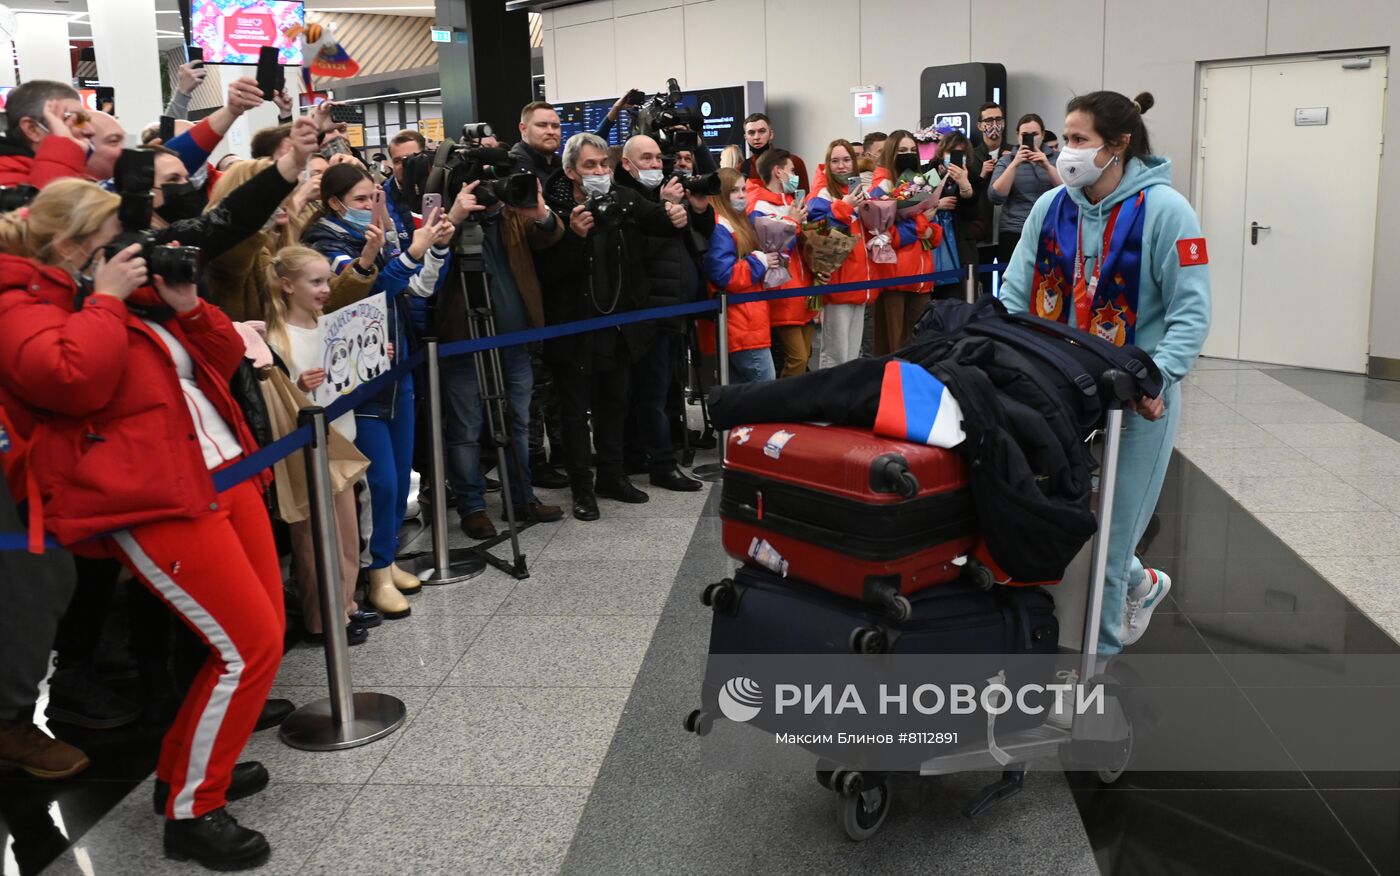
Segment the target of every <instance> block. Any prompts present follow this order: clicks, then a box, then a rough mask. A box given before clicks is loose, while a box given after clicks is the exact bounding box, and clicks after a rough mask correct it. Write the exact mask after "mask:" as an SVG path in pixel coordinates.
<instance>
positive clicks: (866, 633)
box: [851, 627, 886, 654]
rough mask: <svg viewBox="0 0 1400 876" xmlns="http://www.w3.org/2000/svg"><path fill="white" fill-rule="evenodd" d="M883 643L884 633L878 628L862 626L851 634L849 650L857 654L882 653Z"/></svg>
mask: <svg viewBox="0 0 1400 876" xmlns="http://www.w3.org/2000/svg"><path fill="white" fill-rule="evenodd" d="M885 645H886V643H885V634H884V633H883V632H881V631H880V630H876V629H871V628H870V627H863V628H861V629H859V630H856V631H855V632H854V633H852V634H851V650H852V651H855V652H856V653H857V654H883V653H885Z"/></svg>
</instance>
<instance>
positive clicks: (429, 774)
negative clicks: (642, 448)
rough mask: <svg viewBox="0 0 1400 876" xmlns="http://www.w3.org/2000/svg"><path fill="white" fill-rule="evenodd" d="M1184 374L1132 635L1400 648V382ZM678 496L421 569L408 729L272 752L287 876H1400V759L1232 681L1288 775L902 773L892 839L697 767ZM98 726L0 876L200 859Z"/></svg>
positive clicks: (703, 549)
mask: <svg viewBox="0 0 1400 876" xmlns="http://www.w3.org/2000/svg"><path fill="white" fill-rule="evenodd" d="M1184 390H1185V391H1184V393H1183V398H1184V404H1185V408H1184V411H1183V416H1182V429H1181V433H1180V436H1179V440H1178V449H1179V451H1180V453H1179V454H1178V456H1177V457H1176V459H1175V460H1174V462H1173V466H1172V471H1171V474H1170V476H1169V480H1168V484H1167V487H1166V490H1165V491H1164V495H1163V498H1162V502H1161V504H1160V506H1159V529H1158V531H1157V532H1156V534H1155V536H1154V537H1153V539H1152V541H1151V543H1150V544H1149V545H1148V546H1147V558H1148V559H1149V561H1151V562H1153V563H1158V564H1160V565H1161V566H1163V567H1164V568H1166V569H1168V570H1169V571H1171V572H1172V574H1173V576H1174V580H1175V587H1174V589H1173V591H1172V594H1171V597H1170V603H1169V604H1168V605H1167V606H1165V607H1164V608H1163V609H1161V610H1160V611H1159V613H1158V614H1157V615H1156V618H1155V619H1154V621H1153V624H1152V626H1151V628H1150V630H1149V632H1148V634H1147V636H1146V637H1145V638H1144V639H1143V640H1142V642H1141V643H1140V644H1139V645H1138V646H1137V650H1140V651H1144V652H1150V651H1156V652H1160V653H1191V654H1201V655H1211V656H1212V657H1213V659H1215V660H1216V661H1217V662H1219V663H1220V664H1221V666H1222V673H1224V672H1225V671H1226V669H1225V667H1226V666H1227V664H1228V662H1229V660H1230V657H1231V656H1232V655H1234V654H1238V653H1250V652H1279V651H1284V652H1287V651H1291V650H1310V651H1318V650H1321V651H1324V652H1332V653H1359V652H1393V651H1400V647H1398V646H1396V644H1395V642H1394V641H1393V637H1395V636H1396V635H1397V634H1400V593H1397V592H1395V591H1394V590H1393V588H1392V586H1391V584H1390V574H1389V573H1390V570H1391V569H1393V568H1394V567H1395V564H1396V563H1397V562H1398V561H1400V513H1397V512H1400V386H1397V385H1394V384H1381V383H1378V382H1376V381H1367V380H1365V379H1364V378H1356V377H1352V376H1349V375H1331V374H1319V373H1315V372H1301V371H1291V370H1286V369H1274V368H1263V367H1260V368H1256V367H1252V366H1248V365H1242V364H1239V363H1223V362H1211V361H1206V362H1202V363H1201V365H1200V367H1198V369H1197V370H1196V371H1195V372H1193V374H1192V375H1191V376H1190V378H1189V380H1188V383H1187V385H1186V386H1185V387H1184ZM652 496H653V501H652V502H651V503H649V504H648V505H644V506H622V505H618V504H617V503H613V502H607V501H604V503H603V512H604V518H603V520H602V521H600V522H598V523H595V524H583V523H578V522H575V521H572V520H570V521H567V522H564V523H561V524H556V525H552V526H536V527H533V528H531V529H530V530H527V531H526V532H525V534H524V537H523V539H522V543H523V545H524V548H525V550H526V551H527V553H528V555H529V558H530V563H531V570H532V576H531V578H529V579H528V580H526V581H520V582H517V581H514V580H512V579H510V578H508V577H506V576H505V575H503V574H502V573H499V572H497V571H495V570H493V569H492V570H488V571H487V572H486V573H484V574H483V575H481V576H480V577H478V578H475V579H473V580H471V581H468V582H464V583H462V584H458V585H450V586H447V587H440V588H430V589H425V590H424V592H423V593H422V594H421V595H419V596H417V597H414V598H413V605H414V614H413V616H412V617H411V618H410V619H408V620H404V621H399V622H391V623H387V624H386V625H385V626H384V627H383V628H381V629H379V630H376V631H374V632H373V634H372V636H371V640H370V642H369V643H368V644H367V645H365V646H362V647H358V648H355V649H352V650H351V656H352V667H353V672H354V678H355V683H356V686H357V687H359V688H360V689H372V690H380V691H384V692H388V693H393V694H394V695H396V696H398V697H400V698H401V699H403V700H404V701H405V702H406V703H407V706H408V710H409V716H410V717H409V723H408V724H407V726H406V727H405V728H404V729H402V730H401V731H399V732H397V733H395V734H393V735H392V736H390V737H388V738H387V739H385V740H382V741H380V742H377V743H374V744H372V745H369V746H366V747H363V748H359V749H354V750H352V751H348V752H340V753H325V754H311V753H307V752H300V751H295V750H292V749H289V748H286V747H285V746H283V745H282V744H281V743H280V742H279V741H278V740H277V738H276V735H275V733H271V732H269V733H262V734H259V735H258V736H256V737H255V738H254V740H253V742H252V743H251V744H250V747H249V751H248V753H247V754H246V757H249V758H256V759H259V760H262V761H263V762H264V763H266V764H268V766H269V769H270V771H271V772H272V775H273V782H274V784H273V786H272V787H271V788H269V789H268V790H267V791H265V792H263V793H262V794H259V795H258V796H256V797H254V798H252V799H249V800H246V801H242V802H240V803H237V804H234V810H235V812H236V813H237V814H238V815H239V816H240V817H242V818H244V819H245V820H246V821H247V822H248V823H249V824H251V825H253V826H256V827H258V828H260V829H263V830H265V831H266V832H267V833H268V835H269V837H270V838H271V840H272V842H273V844H274V849H275V851H274V857H273V860H272V862H271V864H270V865H269V866H268V868H266V871H265V872H274V873H283V872H285V873H305V874H313V873H316V874H319V873H329V872H332V871H335V872H343V871H347V870H355V871H357V872H363V873H371V874H380V873H386V874H387V873H414V874H417V873H452V874H456V873H468V872H478V871H480V872H488V871H489V872H493V873H498V872H505V873H511V872H518V873H532V874H533V873H549V872H566V873H580V874H597V873H661V872H687V873H690V872H694V873H710V872H713V873H721V872H723V873H733V872H755V873H757V872H764V873H767V872H773V873H778V872H833V873H835V872H852V873H855V872H860V873H870V872H949V873H1003V872H1006V873H1013V872H1014V873H1056V874H1059V873H1093V872H1102V873H1105V874H1139V873H1141V874H1159V873H1169V874H1196V873H1200V874H1216V873H1222V872H1231V871H1250V872H1261V873H1271V874H1272V873H1303V872H1307V873H1345V874H1351V873H1358V874H1368V873H1394V872H1400V827H1397V825H1400V773H1381V774H1368V773H1334V774H1319V773H1303V772H1300V771H1298V770H1297V769H1295V768H1292V767H1291V765H1290V764H1289V761H1288V753H1287V750H1286V749H1287V738H1288V734H1287V733H1286V732H1282V733H1280V732H1273V730H1272V728H1269V726H1268V724H1267V721H1265V720H1264V718H1263V717H1262V716H1261V715H1260V712H1259V710H1258V709H1256V708H1254V707H1253V704H1252V703H1251V702H1249V701H1248V700H1247V698H1246V696H1245V694H1244V693H1243V692H1241V691H1238V690H1234V689H1233V688H1232V689H1231V691H1230V692H1227V693H1226V694H1222V696H1231V697H1235V698H1236V699H1235V700H1232V701H1231V704H1228V707H1229V708H1230V709H1233V710H1237V712H1238V714H1240V715H1244V716H1247V717H1250V718H1251V719H1252V720H1255V721H1257V722H1258V724H1259V730H1258V731H1257V732H1256V733H1255V736H1256V737H1257V738H1259V739H1261V740H1263V741H1261V743H1260V744H1261V745H1271V746H1273V749H1271V750H1273V751H1275V752H1276V755H1277V757H1278V758H1279V761H1280V769H1278V770H1277V771H1274V772H1266V773H1239V772H1235V773H1229V772H1200V773H1130V774H1129V775H1128V776H1126V777H1125V778H1124V779H1123V781H1122V782H1120V783H1119V784H1118V785H1117V786H1114V787H1113V788H1105V787H1103V786H1101V785H1099V784H1098V783H1097V782H1090V781H1088V780H1087V779H1086V778H1085V777H1084V776H1081V775H1069V776H1060V775H1058V774H1054V773H1036V774H1033V775H1032V777H1031V779H1030V780H1029V781H1028V782H1027V788H1026V790H1025V791H1024V792H1023V793H1022V794H1021V795H1019V796H1018V797H1016V798H1013V800H1012V801H1008V803H1007V804H1006V805H1005V806H1004V807H1003V808H1001V809H998V810H996V811H995V814H989V815H988V816H986V817H984V818H982V819H979V820H976V821H968V820H966V819H963V818H962V817H961V815H960V814H959V813H958V807H959V806H960V805H961V803H962V802H963V799H964V797H965V792H966V791H967V790H970V789H972V788H974V787H977V786H978V785H980V784H981V783H983V782H984V781H985V780H986V778H987V777H985V776H956V777H948V778H945V779H942V780H940V781H937V782H933V781H914V780H909V781H901V782H899V783H898V784H897V785H896V787H895V794H896V804H897V805H896V807H895V809H894V811H893V814H892V815H891V816H890V822H889V823H888V824H887V826H886V828H885V830H884V831H883V832H882V833H881V834H880V836H879V837H877V838H876V839H875V840H872V841H871V842H868V843H865V844H862V845H856V844H852V843H849V842H848V841H846V840H845V839H844V838H843V837H842V835H841V832H840V831H839V830H838V829H837V828H836V825H835V821H834V812H833V808H834V807H833V803H832V800H831V797H830V795H829V794H828V793H826V792H823V791H821V790H820V789H819V788H817V787H816V785H815V783H813V782H811V781H810V780H808V781H802V782H774V781H772V780H771V779H770V778H756V777H751V776H744V775H741V774H722V773H720V774H717V773H715V772H713V771H711V770H709V769H705V768H702V766H701V765H700V763H699V762H698V758H697V755H696V751H697V746H696V740H695V739H694V737H692V736H689V735H688V734H685V733H683V732H682V731H681V729H680V726H679V719H680V717H681V716H683V715H684V714H685V713H686V711H688V710H689V709H690V708H691V707H692V706H693V704H694V701H695V699H696V696H697V694H698V686H699V680H700V678H701V675H702V674H703V661H704V657H705V650H706V648H705V642H706V639H707V635H708V617H707V610H706V609H704V608H703V607H702V606H701V605H700V603H699V601H698V599H697V598H696V597H697V594H698V591H699V589H700V588H701V587H703V585H704V584H705V583H707V582H708V581H711V580H714V579H716V578H718V577H720V576H722V575H723V574H725V572H726V571H727V570H728V566H729V563H728V561H727V560H726V559H725V557H724V556H723V552H722V550H721V549H720V547H719V526H718V519H717V518H716V517H715V516H714V513H715V511H714V503H715V500H716V498H717V497H716V496H714V495H713V494H711V493H710V492H708V491H706V492H702V493H698V494H690V495H678V494H669V493H662V492H660V491H656V490H653V491H652ZM544 497H545V498H546V499H562V498H563V497H562V496H559V495H551V494H548V493H545V494H544ZM462 543H464V542H463V539H462V537H461V536H459V535H455V534H454V536H453V537H452V544H453V545H458V544H462ZM1387 633H1388V635H1387ZM324 678H325V668H324V663H323V660H322V657H321V654H320V652H319V651H317V650H316V649H314V648H307V647H299V648H297V649H296V650H294V651H293V652H292V653H291V654H289V655H288V657H287V659H286V660H285V662H284V665H283V669H282V672H281V675H280V676H279V679H278V688H277V691H276V693H277V694H278V695H282V696H286V697H288V698H291V699H293V700H295V701H297V702H306V701H308V700H311V699H315V698H317V697H320V696H324V691H323V687H322V685H323V683H324ZM1224 707H1225V706H1222V708H1224ZM1232 713H1233V712H1232ZM1285 730H1286V728H1285ZM78 741H80V742H81V744H83V745H85V746H86V747H88V748H89V749H90V750H91V751H92V752H93V754H94V761H95V765H94V768H93V769H92V770H91V771H90V772H89V774H87V775H85V776H83V777H82V778H81V779H80V780H77V781H73V782H68V783H61V784H39V783H36V782H30V781H25V780H20V779H14V778H0V836H3V835H4V833H9V834H11V835H12V836H13V837H14V842H10V841H6V843H5V858H4V862H3V872H4V874H5V876H10V874H11V873H19V872H25V873H30V872H38V869H39V866H41V863H40V862H43V861H47V860H50V859H53V858H55V856H56V857H57V860H56V861H55V862H54V864H53V865H52V866H51V867H50V868H49V870H48V872H52V873H101V874H122V873H139V874H141V876H147V874H159V873H165V872H172V873H173V872H191V870H190V868H189V867H188V866H182V867H178V868H177V867H175V866H174V865H171V864H169V862H166V861H164V860H163V859H162V858H161V857H160V854H159V836H160V824H159V821H158V819H156V818H154V817H153V816H152V815H151V814H150V810H149V794H150V787H149V783H148V781H146V778H145V777H146V776H147V774H148V773H149V769H150V761H151V750H152V748H151V745H152V743H151V740H149V739H143V738H141V737H139V736H137V735H134V734H125V735H123V734H120V733H115V734H113V733H109V734H94V735H91V736H88V737H84V738H83V739H81V740H78ZM128 792H130V793H128ZM70 840H72V841H73V842H70ZM21 863H23V864H24V866H23V868H21V866H20V865H21Z"/></svg>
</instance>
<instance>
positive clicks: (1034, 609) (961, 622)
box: [705, 566, 1060, 654]
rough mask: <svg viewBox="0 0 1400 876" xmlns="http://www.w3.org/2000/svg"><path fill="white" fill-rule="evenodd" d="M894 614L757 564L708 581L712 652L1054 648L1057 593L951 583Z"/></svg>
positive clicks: (923, 594) (956, 651)
mask: <svg viewBox="0 0 1400 876" xmlns="http://www.w3.org/2000/svg"><path fill="white" fill-rule="evenodd" d="M909 601H910V603H911V604H912V606H913V615H912V617H910V619H909V620H907V621H897V620H894V619H893V618H891V616H890V615H889V614H888V613H887V612H883V611H881V610H880V609H879V607H878V606H874V605H871V604H869V603H863V602H860V601H858V600H854V599H847V598H844V597H841V596H836V595H833V594H831V593H829V592H827V591H825V590H822V589H821V588H818V587H813V586H811V585H810V584H805V583H803V582H801V581H794V580H792V579H790V578H781V577H779V576H778V575H776V574H773V573H772V572H768V571H766V570H764V569H757V568H754V567H751V566H744V567H742V568H740V569H739V570H738V571H737V572H736V573H735V575H734V578H733V579H732V580H726V581H722V582H720V583H719V584H714V585H711V586H710V588H709V589H707V590H706V592H705V602H706V604H708V605H710V606H711V607H713V608H714V612H715V615H714V620H713V622H712V623H711V625H710V653H711V654H843V653H844V654H850V653H855V654H881V653H890V654H1054V653H1056V651H1057V650H1058V648H1059V640H1060V625H1059V623H1058V622H1057V621H1056V620H1055V601H1054V599H1052V598H1051V596H1050V594H1049V593H1048V592H1046V591H1045V590H1043V589H1042V588H1039V587H994V588H992V589H990V590H983V589H981V588H980V587H978V586H977V585H975V584H970V583H963V582H953V583H949V584H944V585H942V586H940V587H931V588H929V589H927V590H923V591H920V592H919V593H916V594H913V595H911V596H910V597H909Z"/></svg>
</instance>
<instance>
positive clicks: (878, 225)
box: [860, 198, 899, 265]
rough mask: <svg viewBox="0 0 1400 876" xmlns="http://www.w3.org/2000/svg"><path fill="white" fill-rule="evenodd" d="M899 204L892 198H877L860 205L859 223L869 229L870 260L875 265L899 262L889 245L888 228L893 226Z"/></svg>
mask: <svg viewBox="0 0 1400 876" xmlns="http://www.w3.org/2000/svg"><path fill="white" fill-rule="evenodd" d="M898 208H899V202H898V201H896V200H894V199H892V198H877V199H875V200H870V201H865V202H864V203H862V204H861V205H860V222H861V224H862V225H864V226H865V227H866V228H868V229H870V235H871V236H870V241H869V243H867V244H866V245H867V246H868V247H869V249H870V260H871V261H872V262H875V263H876V264H881V265H892V264H894V263H895V262H898V261H899V256H898V255H896V254H895V251H894V247H893V246H891V245H890V227H891V226H893V225H894V217H895V213H896V211H897V210H898Z"/></svg>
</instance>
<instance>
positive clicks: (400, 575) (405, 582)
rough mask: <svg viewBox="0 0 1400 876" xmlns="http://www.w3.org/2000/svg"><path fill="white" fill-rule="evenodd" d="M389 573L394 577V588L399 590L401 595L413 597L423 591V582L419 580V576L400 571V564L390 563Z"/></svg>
mask: <svg viewBox="0 0 1400 876" xmlns="http://www.w3.org/2000/svg"><path fill="white" fill-rule="evenodd" d="M389 572H390V573H391V574H392V575H393V577H394V586H395V587H397V588H399V592H400V593H404V594H407V595H410V596H411V595H413V594H414V593H417V592H418V591H419V590H422V589H423V582H422V581H419V580H418V576H417V575H410V574H408V573H407V572H405V571H404V570H403V569H400V568H399V564H398V563H390V564H389Z"/></svg>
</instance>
